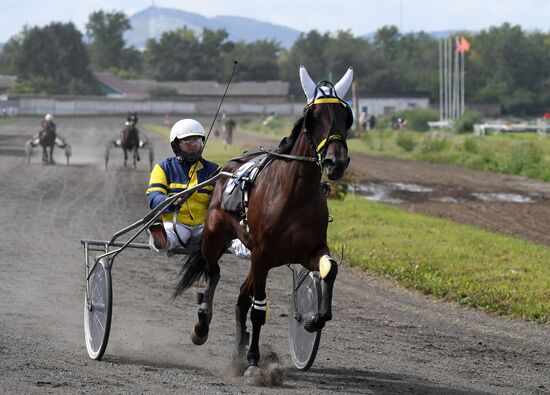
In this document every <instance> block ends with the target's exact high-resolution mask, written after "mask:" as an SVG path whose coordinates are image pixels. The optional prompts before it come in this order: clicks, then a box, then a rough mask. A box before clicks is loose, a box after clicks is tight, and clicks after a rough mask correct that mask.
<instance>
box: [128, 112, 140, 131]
mask: <svg viewBox="0 0 550 395" xmlns="http://www.w3.org/2000/svg"><path fill="white" fill-rule="evenodd" d="M137 123H138V116H137V112H129V113H128V116H127V117H126V126H128V127H130V128H133V127H135V126H136V124H137Z"/></svg>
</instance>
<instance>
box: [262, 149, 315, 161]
mask: <svg viewBox="0 0 550 395" xmlns="http://www.w3.org/2000/svg"><path fill="white" fill-rule="evenodd" d="M260 150H261V151H262V152H264V153H266V154H267V155H270V156H276V157H278V158H284V159H293V160H301V161H304V162H317V158H313V157H311V156H297V155H288V154H279V153H277V152H274V151H267V150H265V149H264V148H260Z"/></svg>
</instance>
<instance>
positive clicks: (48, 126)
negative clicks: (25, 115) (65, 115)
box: [30, 114, 66, 148]
mask: <svg viewBox="0 0 550 395" xmlns="http://www.w3.org/2000/svg"><path fill="white" fill-rule="evenodd" d="M40 127H41V129H40V131H39V132H38V134H36V135H34V136H33V137H32V139H31V140H30V143H31V145H32V146H33V147H36V146H38V144H40V136H42V135H43V134H44V133H46V132H50V133H53V135H54V136H55V144H56V145H57V146H58V147H60V148H64V147H65V145H66V143H65V140H64V139H63V138H62V137H59V136H58V135H57V125H56V124H55V122H54V121H53V115H52V114H46V115H45V116H44V118H43V119H42V120H41V121H40Z"/></svg>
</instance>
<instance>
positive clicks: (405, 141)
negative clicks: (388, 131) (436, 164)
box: [397, 132, 416, 152]
mask: <svg viewBox="0 0 550 395" xmlns="http://www.w3.org/2000/svg"><path fill="white" fill-rule="evenodd" d="M397 145H398V146H400V147H401V148H403V150H404V151H406V152H411V151H412V150H414V147H415V146H416V142H415V141H414V137H413V135H412V134H410V133H404V132H401V133H398V134H397Z"/></svg>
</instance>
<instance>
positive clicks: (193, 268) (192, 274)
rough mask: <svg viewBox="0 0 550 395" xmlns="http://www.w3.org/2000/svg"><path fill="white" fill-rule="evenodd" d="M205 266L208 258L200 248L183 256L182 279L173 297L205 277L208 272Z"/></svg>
mask: <svg viewBox="0 0 550 395" xmlns="http://www.w3.org/2000/svg"><path fill="white" fill-rule="evenodd" d="M205 268H206V260H205V259H204V257H203V256H202V251H201V250H200V249H198V250H197V251H195V252H192V253H190V254H189V255H187V256H186V257H185V258H183V260H182V266H181V270H180V280H179V282H178V285H177V286H176V289H175V290H174V294H173V295H172V298H173V299H175V298H177V297H178V296H179V295H181V294H182V293H183V291H185V290H186V289H188V288H190V287H191V286H192V285H193V284H195V283H196V282H199V281H200V280H201V279H202V278H204V277H205V273H206V272H205Z"/></svg>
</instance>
